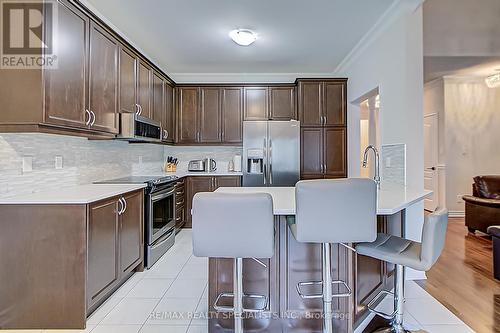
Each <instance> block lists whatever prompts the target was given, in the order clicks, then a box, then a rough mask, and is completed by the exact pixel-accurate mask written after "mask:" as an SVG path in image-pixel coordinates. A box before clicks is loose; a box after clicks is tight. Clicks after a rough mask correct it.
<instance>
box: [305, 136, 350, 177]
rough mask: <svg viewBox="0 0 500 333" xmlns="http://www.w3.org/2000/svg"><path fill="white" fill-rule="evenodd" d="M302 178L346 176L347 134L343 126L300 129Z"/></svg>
mask: <svg viewBox="0 0 500 333" xmlns="http://www.w3.org/2000/svg"><path fill="white" fill-rule="evenodd" d="M300 132H301V133H300V136H301V144H300V150H301V153H300V173H301V178H302V179H320V178H342V177H347V151H346V150H347V135H346V129H345V128H343V127H303V128H301V130H300Z"/></svg>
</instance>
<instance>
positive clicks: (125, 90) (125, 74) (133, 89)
mask: <svg viewBox="0 0 500 333" xmlns="http://www.w3.org/2000/svg"><path fill="white" fill-rule="evenodd" d="M120 112H124V113H133V112H137V55H136V54H135V53H134V52H132V51H131V50H129V49H128V48H126V47H125V46H122V47H121V48H120Z"/></svg>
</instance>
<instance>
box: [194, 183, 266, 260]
mask: <svg viewBox="0 0 500 333" xmlns="http://www.w3.org/2000/svg"><path fill="white" fill-rule="evenodd" d="M192 212H193V219H192V221H193V253H194V255H195V256H198V257H214V258H252V257H253V258H271V257H272V256H273V254H274V216H273V200H272V197H271V195H270V194H267V193H238V194H234V193H214V192H210V193H209V192H202V193H197V194H195V196H194V198H193V210H192Z"/></svg>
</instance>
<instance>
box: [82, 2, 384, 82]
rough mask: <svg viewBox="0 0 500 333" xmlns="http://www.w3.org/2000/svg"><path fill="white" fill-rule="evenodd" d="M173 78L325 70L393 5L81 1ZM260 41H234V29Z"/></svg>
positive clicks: (340, 57)
mask: <svg viewBox="0 0 500 333" xmlns="http://www.w3.org/2000/svg"><path fill="white" fill-rule="evenodd" d="M82 2H83V3H84V4H87V5H89V7H91V9H94V10H97V11H98V13H99V14H101V16H103V17H104V18H105V20H106V21H108V22H109V23H111V24H112V25H113V26H115V27H116V28H118V29H119V31H121V32H122V33H123V34H124V35H125V37H126V38H127V39H128V40H130V41H132V42H133V43H134V44H135V45H136V46H137V47H138V48H140V49H141V50H143V51H144V52H145V53H146V54H147V55H148V56H149V57H150V58H151V59H152V60H153V61H154V62H155V63H156V64H157V65H158V66H160V67H161V68H162V69H163V70H164V71H165V72H167V73H169V74H174V73H201V74H203V73H271V74H273V73H274V74H279V73H318V74H321V73H323V74H324V73H331V72H333V71H334V69H335V68H336V66H337V65H338V64H339V63H340V62H341V61H342V60H343V59H344V58H345V57H346V56H347V54H348V53H349V51H351V50H352V49H353V48H354V47H355V46H356V44H357V43H358V42H359V41H360V39H361V38H362V37H363V36H364V35H366V34H367V33H368V32H369V30H370V28H372V27H373V26H374V25H375V23H376V22H377V20H378V19H379V18H380V17H381V16H382V14H383V13H384V12H385V11H386V10H388V8H389V7H390V6H391V4H392V3H393V2H394V0H376V1H374V0H253V1H244V0H147V1H146V0H143V1H137V0H106V1H103V0H82ZM236 28H248V29H252V30H254V31H256V32H257V33H258V35H259V39H258V40H257V41H256V42H255V44H253V45H252V46H249V47H241V46H237V45H236V44H234V43H233V42H232V41H231V39H230V38H229V37H228V33H229V31H230V30H232V29H236Z"/></svg>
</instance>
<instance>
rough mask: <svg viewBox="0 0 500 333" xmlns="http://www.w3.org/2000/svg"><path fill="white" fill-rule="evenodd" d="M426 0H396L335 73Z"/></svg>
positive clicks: (350, 63)
mask: <svg viewBox="0 0 500 333" xmlns="http://www.w3.org/2000/svg"><path fill="white" fill-rule="evenodd" d="M423 1H424V0H395V1H394V2H393V3H392V4H391V6H389V8H387V10H386V11H385V12H384V13H383V14H382V16H380V17H379V19H378V20H377V22H375V24H374V25H373V26H372V27H371V28H370V30H368V32H367V33H366V34H365V35H364V36H363V37H362V38H361V39H360V40H359V42H358V43H357V44H356V45H355V46H354V47H353V49H352V50H351V51H350V52H349V53H348V54H347V55H346V56H345V57H344V59H343V60H342V61H341V62H340V63H339V64H338V66H337V67H336V68H335V70H334V71H333V73H334V74H335V75H341V74H342V73H343V72H344V71H346V70H347V68H349V67H350V66H351V65H352V64H353V63H354V61H356V60H357V59H358V58H359V57H360V56H361V55H362V54H363V52H364V51H365V50H366V49H367V48H368V46H370V45H371V44H372V43H373V42H374V41H375V40H376V39H377V38H378V37H379V36H380V35H382V33H384V32H385V30H386V29H387V28H388V27H389V26H390V25H391V24H392V23H394V22H395V21H396V20H397V19H398V18H399V17H400V16H401V14H403V13H406V12H413V11H415V10H416V9H418V8H419V7H420V6H421V5H422V3H423Z"/></svg>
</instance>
